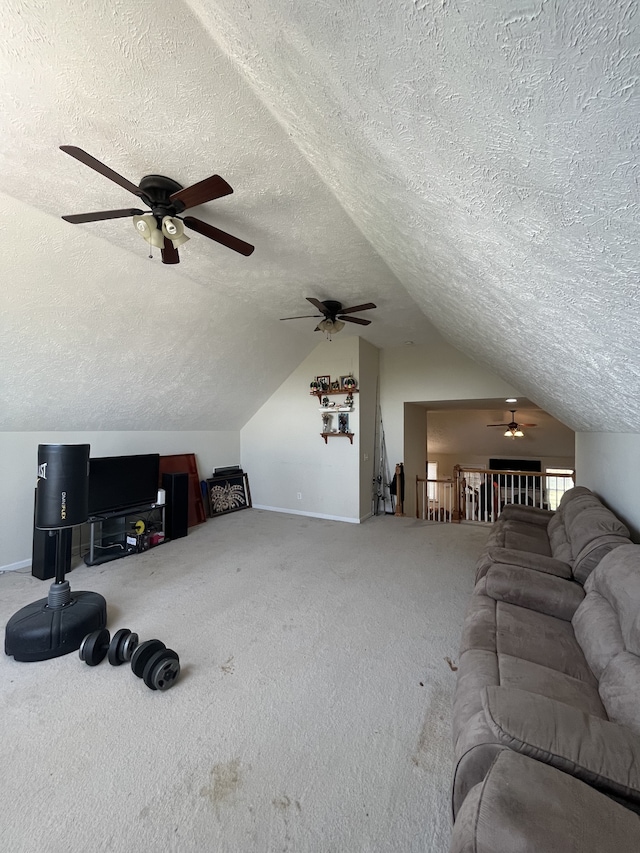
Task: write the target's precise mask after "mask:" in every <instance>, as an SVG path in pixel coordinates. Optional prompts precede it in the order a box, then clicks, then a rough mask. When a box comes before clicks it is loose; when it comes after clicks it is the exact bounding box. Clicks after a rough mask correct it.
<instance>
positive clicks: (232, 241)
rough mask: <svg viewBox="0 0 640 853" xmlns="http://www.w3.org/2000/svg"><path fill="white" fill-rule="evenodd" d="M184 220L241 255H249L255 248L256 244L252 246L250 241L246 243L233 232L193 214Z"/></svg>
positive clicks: (191, 226)
mask: <svg viewBox="0 0 640 853" xmlns="http://www.w3.org/2000/svg"><path fill="white" fill-rule="evenodd" d="M182 221H183V222H184V224H185V225H186V226H187V228H191V229H193V231H197V232H198V234H202V235H204V236H205V237H208V238H209V239H210V240H215V241H216V243H222V245H223V246H226V247H227V248H228V249H233V251H234V252H239V253H240V254H241V255H245V256H247V257H248V256H249V255H250V254H251V253H252V252H253V250H254V249H255V246H252V245H251V244H250V243H245V242H244V240H240V238H239V237H234V236H233V235H232V234H227V232H226V231H221V230H220V229H219V228H214V227H213V225H209V223H208V222H202V221H201V220H200V219H194V218H193V216H185V218H184V219H183V220H182Z"/></svg>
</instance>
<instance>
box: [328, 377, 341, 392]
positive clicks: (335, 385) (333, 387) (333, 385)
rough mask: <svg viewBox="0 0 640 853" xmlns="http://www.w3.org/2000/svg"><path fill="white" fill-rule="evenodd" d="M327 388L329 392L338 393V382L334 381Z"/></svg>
mask: <svg viewBox="0 0 640 853" xmlns="http://www.w3.org/2000/svg"><path fill="white" fill-rule="evenodd" d="M329 387H330V390H331V391H340V380H339V379H336V380H335V382H332V383H331V385H330V386H329Z"/></svg>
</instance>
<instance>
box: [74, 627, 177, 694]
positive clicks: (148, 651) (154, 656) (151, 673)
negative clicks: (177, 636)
mask: <svg viewBox="0 0 640 853" xmlns="http://www.w3.org/2000/svg"><path fill="white" fill-rule="evenodd" d="M79 655H80V660H83V661H84V662H85V663H86V664H88V666H96V665H97V664H99V663H100V662H101V661H103V660H104V658H105V656H108V659H109V663H110V664H112V665H113V666H120V664H122V663H125V661H129V660H130V661H131V670H132V671H133V673H134V675H137V676H138V678H142V679H143V681H144V683H145V684H146V685H147V687H148V688H149V689H150V690H168V689H169V688H170V687H173V685H174V684H175V682H176V680H177V678H178V675H179V674H180V659H179V657H178V655H177V653H176V652H174V651H173V649H168V648H167V647H166V646H165V644H164V643H163V642H162V641H161V640H146V641H145V642H144V643H140V644H138V635H137V634H134V633H133V632H132V631H130V630H129V629H128V628H121V629H120V630H119V631H116V633H115V634H114V635H113V638H112V639H110V637H109V632H108V631H107V629H106V628H101V629H100V630H99V631H93V632H92V633H91V634H87V636H86V637H85V638H84V640H83V641H82V643H81V644H80V649H79Z"/></svg>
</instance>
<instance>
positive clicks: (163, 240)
mask: <svg viewBox="0 0 640 853" xmlns="http://www.w3.org/2000/svg"><path fill="white" fill-rule="evenodd" d="M60 149H61V150H62V151H64V152H65V154H69V155H70V156H71V157H75V159H76V160H78V161H79V162H80V163H84V165H85V166H89V168H91V169H94V170H95V171H96V172H98V173H99V174H101V175H103V176H104V177H105V178H108V179H109V180H110V181H113V182H114V183H116V184H118V185H119V186H121V187H122V188H123V189H125V190H128V191H129V192H131V193H133V194H134V195H136V196H138V198H139V199H141V201H143V202H144V204H146V205H147V207H149V208H151V213H145V212H144V211H143V210H138V209H137V208H126V209H120V210H101V211H98V212H97V213H79V214H74V215H72V216H63V217H62V218H63V219H64V220H65V221H66V222H71V223H73V224H76V225H77V224H81V223H84V222H98V221H101V220H105V219H123V218H125V217H129V216H132V217H133V225H134V228H135V229H136V231H137V232H138V233H139V234H140V235H141V236H142V237H143V238H144V239H145V240H146V241H147V242H148V243H149V246H155V247H156V248H158V249H160V250H161V254H162V263H163V264H178V263H180V257H179V255H178V246H182V245H184V243H186V242H187V240H189V239H190V238H189V237H187V236H186V235H185V234H184V226H185V225H186V227H187V228H190V229H192V230H193V231H197V232H198V233H199V234H202V235H203V236H204V237H208V238H209V239H210V240H215V241H216V242H217V243H220V244H221V245H223V246H226V247H227V248H228V249H232V250H233V251H234V252H238V253H239V254H241V255H245V257H247V256H249V255H250V254H251V253H252V252H253V250H254V248H255V247H254V246H252V245H251V244H250V243H245V241H244V240H240V239H239V238H238V237H234V236H233V234H227V233H226V231H221V230H220V229H219V228H215V227H214V226H213V225H209V224H208V223H207V222H203V221H202V220H200V219H195V218H194V217H193V216H185V217H184V218H183V217H181V216H180V215H179V214H181V213H182V212H183V211H184V210H186V209H187V208H190V207H197V206H198V205H200V204H205V203H206V202H208V201H214V200H215V199H217V198H221V197H222V196H225V195H230V194H231V193H232V192H233V189H232V188H231V187H230V186H229V184H228V183H227V182H226V181H225V180H224V178H221V177H220V175H211V177H209V178H205V179H204V180H203V181H199V182H198V183H197V184H193V185H192V186H190V187H186V188H185V187H182V186H181V184H179V183H178V182H177V181H174V180H173V179H172V178H167V177H165V176H164V175H146V176H145V177H144V178H143V179H142V180H141V181H140V185H139V186H136V185H135V184H133V183H131V181H128V180H127V179H126V178H123V177H122V175H119V174H118V173H117V172H114V171H113V169H110V168H109V167H108V166H105V165H104V163H101V162H100V161H99V160H96V158H95V157H92V156H91V155H90V154H87V152H86V151H83V150H82V149H81V148H77V147H76V146H75V145H61V146H60Z"/></svg>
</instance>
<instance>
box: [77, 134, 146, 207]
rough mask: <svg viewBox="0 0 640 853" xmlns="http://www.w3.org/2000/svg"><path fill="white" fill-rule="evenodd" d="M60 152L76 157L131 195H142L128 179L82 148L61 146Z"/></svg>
mask: <svg viewBox="0 0 640 853" xmlns="http://www.w3.org/2000/svg"><path fill="white" fill-rule="evenodd" d="M60 150H61V151H64V152H65V154H70V155H71V156H72V157H75V158H76V160H79V161H80V162H81V163H84V165H85V166H89V168H90V169H94V170H95V171H96V172H99V173H100V174H101V175H104V177H105V178H109V180H110V181H113V182H114V183H116V184H119V185H120V186H121V187H123V189H125V190H129V192H130V193H133V194H134V195H137V196H141V195H142V192H141V190H140V188H139V187H137V186H136V185H135V184H132V183H131V181H128V180H127V179H126V178H123V177H122V175H119V174H118V173H117V172H114V171H113V169H110V168H109V167H108V166H105V165H104V163H101V162H100V161H99V160H96V158H95V157H92V156H91V154H87V152H86V151H83V150H82V148H76V146H75V145H61V146H60Z"/></svg>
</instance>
